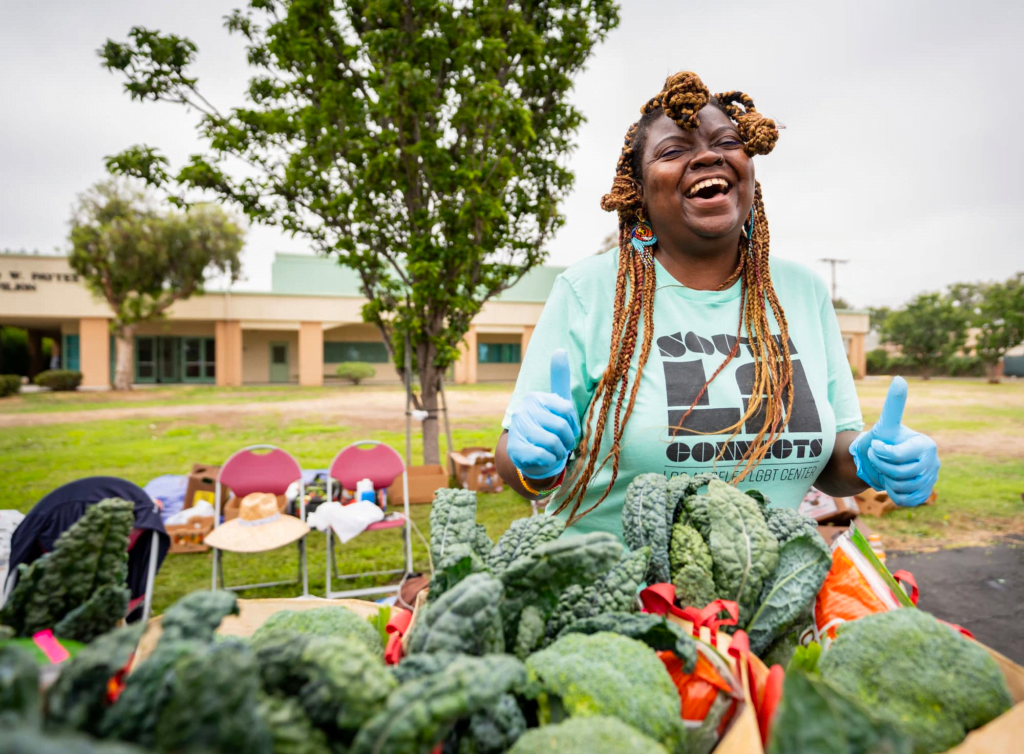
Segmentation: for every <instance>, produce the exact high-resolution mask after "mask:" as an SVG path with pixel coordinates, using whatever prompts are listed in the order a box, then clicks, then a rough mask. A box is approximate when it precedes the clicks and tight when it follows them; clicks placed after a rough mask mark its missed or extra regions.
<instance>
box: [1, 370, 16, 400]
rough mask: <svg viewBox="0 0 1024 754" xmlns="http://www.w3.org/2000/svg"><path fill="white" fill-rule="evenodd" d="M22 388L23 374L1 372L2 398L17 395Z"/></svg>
mask: <svg viewBox="0 0 1024 754" xmlns="http://www.w3.org/2000/svg"><path fill="white" fill-rule="evenodd" d="M20 390H21V376H20V375H17V374H0V398H5V397H7V396H8V395H17V394H18V391H20Z"/></svg>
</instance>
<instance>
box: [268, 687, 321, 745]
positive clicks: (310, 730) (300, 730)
mask: <svg viewBox="0 0 1024 754" xmlns="http://www.w3.org/2000/svg"><path fill="white" fill-rule="evenodd" d="M256 714H257V715H258V716H259V718H260V719H261V720H262V721H263V723H264V725H266V726H267V729H268V730H269V731H270V736H271V739H272V740H273V750H274V754H330V752H331V748H330V746H329V745H328V743H327V736H326V735H325V734H324V732H323V731H322V730H320V729H319V728H317V727H315V726H314V725H313V723H312V721H311V720H310V719H309V715H307V714H306V713H305V711H304V710H303V709H302V705H301V704H300V703H299V701H298V700H297V699H295V698H294V697H285V696H276V695H268V694H260V697H259V704H258V706H257V708H256Z"/></svg>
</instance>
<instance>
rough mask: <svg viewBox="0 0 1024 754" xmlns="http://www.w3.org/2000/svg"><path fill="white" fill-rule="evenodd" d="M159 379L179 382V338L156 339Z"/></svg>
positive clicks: (165, 381)
mask: <svg viewBox="0 0 1024 754" xmlns="http://www.w3.org/2000/svg"><path fill="white" fill-rule="evenodd" d="M157 355H158V356H159V357H160V358H159V359H158V361H159V375H160V377H159V380H160V382H163V383H173V382H181V359H180V357H181V342H180V338H175V337H163V338H159V339H158V341H157Z"/></svg>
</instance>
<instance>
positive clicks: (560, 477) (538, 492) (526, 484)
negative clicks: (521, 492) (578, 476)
mask: <svg viewBox="0 0 1024 754" xmlns="http://www.w3.org/2000/svg"><path fill="white" fill-rule="evenodd" d="M565 469H566V467H565V466H563V467H562V473H561V474H559V475H558V479H556V480H555V483H554V485H552V486H551V487H549V488H548V489H546V490H535V489H534V488H533V487H531V486H530V483H529V482H527V481H526V477H524V476H523V472H522V471H520V470H519V468H518V467H516V474H518V475H519V483H520V484H521V485H523V487H524V488H525V489H526V491H527V492H529V493H530V494H531V495H536V496H537V497H544V496H545V495H550V494H551V493H552V492H554V491H555V490H557V489H558V488H559V487H560V486H561V485H562V482H563V481H564V480H565Z"/></svg>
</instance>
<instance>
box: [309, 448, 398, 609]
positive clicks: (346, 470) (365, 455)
mask: <svg viewBox="0 0 1024 754" xmlns="http://www.w3.org/2000/svg"><path fill="white" fill-rule="evenodd" d="M399 474H401V475H402V499H403V500H404V501H405V513H404V515H403V514H399V515H397V516H393V517H391V518H388V519H385V520H383V521H377V522H376V523H373V524H370V525H369V526H368V527H367V528H366V531H379V530H381V529H398V528H401V529H402V541H403V549H404V554H405V567H404V568H395V569H392V570H388V571H364V572H362V573H352V574H343V575H340V576H339V575H338V573H337V565H336V560H335V553H334V532H333V531H332V530H331V529H330V527H328V529H327V593H326V597H327V599H336V598H339V597H362V596H365V595H370V594H391V593H396V594H397V593H398V590H399V587H400V584H390V585H388V586H373V587H367V588H365V589H349V590H346V591H340V592H339V591H334V590H332V589H331V575H332V573H333V575H334V577H335V578H337V579H338V580H340V581H345V580H348V579H358V578H362V577H363V576H389V575H393V574H399V573H400V574H402V576H403V579H404V577H405V576H407V575H408V574H410V573H412V539H411V538H410V518H409V477H408V475H407V474H406V471H405V464H404V463H402V457H401V456H400V455H398V453H397V452H396V451H395V450H394V449H393V448H391V447H389V446H387V445H384V444H383V443H380V442H377V441H376V440H360V441H358V442H355V443H353V444H351V445H349V446H348V447H347V448H343V449H342V450H341V451H340V452H339V453H338V455H336V456H335V457H334V460H333V461H331V465H330V466H329V467H328V469H327V499H328V500H333V499H334V498H333V496H332V487H333V483H334V481H335V480H337V481H338V483H340V484H341V487H342V489H346V490H355V488H356V484H357V483H358V482H359V481H360V480H361V479H369V480H370V481H372V482H373V488H374V489H375V490H381V489H382V490H385V493H384V494H385V495H386V494H387V492H386V490H387V488H388V487H390V486H391V485H392V484H393V483H394V481H395V479H396V478H397V477H398V475H399Z"/></svg>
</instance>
